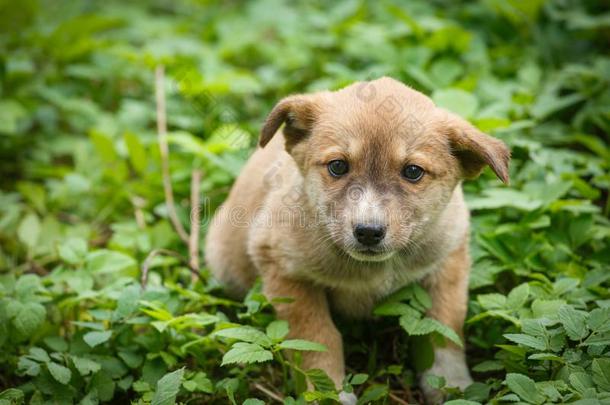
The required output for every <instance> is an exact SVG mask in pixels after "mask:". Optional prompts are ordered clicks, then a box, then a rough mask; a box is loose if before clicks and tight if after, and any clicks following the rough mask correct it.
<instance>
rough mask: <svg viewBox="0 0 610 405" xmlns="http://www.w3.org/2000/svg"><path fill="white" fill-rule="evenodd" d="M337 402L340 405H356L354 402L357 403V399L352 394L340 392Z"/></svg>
mask: <svg viewBox="0 0 610 405" xmlns="http://www.w3.org/2000/svg"><path fill="white" fill-rule="evenodd" d="M339 402H340V403H341V405H356V402H358V398H357V397H356V394H354V393H353V392H349V393H348V392H345V391H341V392H340V393H339Z"/></svg>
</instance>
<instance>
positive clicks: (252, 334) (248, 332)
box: [214, 326, 273, 347]
mask: <svg viewBox="0 0 610 405" xmlns="http://www.w3.org/2000/svg"><path fill="white" fill-rule="evenodd" d="M214 335H216V336H220V337H224V338H229V339H236V340H241V341H244V342H249V343H256V344H258V345H261V346H263V347H269V346H271V344H272V343H273V342H272V341H271V339H270V338H269V337H268V336H267V335H265V334H264V333H263V332H261V331H260V330H258V329H254V328H252V327H250V326H238V327H236V328H227V329H221V330H219V331H217V332H215V333H214Z"/></svg>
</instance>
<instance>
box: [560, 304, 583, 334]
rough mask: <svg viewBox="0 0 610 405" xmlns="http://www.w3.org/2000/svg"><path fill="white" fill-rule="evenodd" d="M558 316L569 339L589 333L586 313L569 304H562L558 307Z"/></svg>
mask: <svg viewBox="0 0 610 405" xmlns="http://www.w3.org/2000/svg"><path fill="white" fill-rule="evenodd" d="M558 316H559V321H560V322H561V324H562V325H563V328H564V329H565V331H566V334H567V335H568V337H569V338H570V339H572V340H580V339H583V338H584V337H585V336H587V335H588V334H589V330H588V329H587V315H586V313H584V312H582V311H577V310H576V309H574V307H572V306H571V305H562V306H561V307H559V312H558Z"/></svg>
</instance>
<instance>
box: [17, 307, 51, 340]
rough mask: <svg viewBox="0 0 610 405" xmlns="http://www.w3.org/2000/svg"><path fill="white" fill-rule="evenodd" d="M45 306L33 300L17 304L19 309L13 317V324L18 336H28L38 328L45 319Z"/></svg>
mask: <svg viewBox="0 0 610 405" xmlns="http://www.w3.org/2000/svg"><path fill="white" fill-rule="evenodd" d="M46 314H47V311H46V309H45V307H43V306H42V305H40V304H37V303H35V302H28V303H26V304H19V310H18V312H17V313H16V315H15V317H14V318H13V326H14V327H15V330H16V331H17V333H18V334H19V336H20V338H22V339H24V338H29V337H31V336H32V335H33V334H34V333H35V332H36V331H37V330H38V328H40V327H41V326H42V324H43V322H44V320H45V317H46Z"/></svg>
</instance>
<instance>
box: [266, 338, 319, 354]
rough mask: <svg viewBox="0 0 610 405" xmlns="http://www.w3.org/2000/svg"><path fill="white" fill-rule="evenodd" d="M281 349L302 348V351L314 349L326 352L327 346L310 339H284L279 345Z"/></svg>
mask: <svg viewBox="0 0 610 405" xmlns="http://www.w3.org/2000/svg"><path fill="white" fill-rule="evenodd" d="M278 347H280V348H281V349H291V350H300V351H314V352H325V351H326V350H327V349H326V346H324V345H322V344H320V343H316V342H310V341H308V340H302V339H289V340H284V341H283V342H282V343H280V344H279V345H278Z"/></svg>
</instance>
